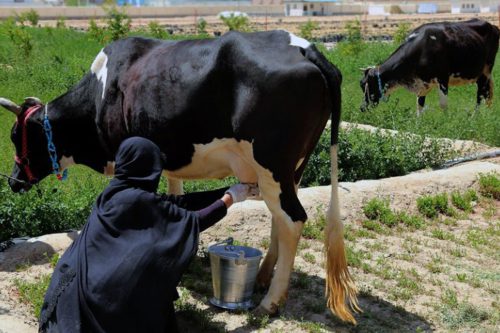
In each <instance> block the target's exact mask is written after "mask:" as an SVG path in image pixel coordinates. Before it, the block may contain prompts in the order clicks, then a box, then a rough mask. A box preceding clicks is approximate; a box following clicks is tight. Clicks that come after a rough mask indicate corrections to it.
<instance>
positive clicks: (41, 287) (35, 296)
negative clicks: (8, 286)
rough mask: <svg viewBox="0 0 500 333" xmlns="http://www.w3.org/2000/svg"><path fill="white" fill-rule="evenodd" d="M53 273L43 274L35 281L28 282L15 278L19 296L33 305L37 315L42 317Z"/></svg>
mask: <svg viewBox="0 0 500 333" xmlns="http://www.w3.org/2000/svg"><path fill="white" fill-rule="evenodd" d="M50 278H51V275H50V274H47V275H42V276H40V277H38V278H37V279H36V280H35V281H34V282H28V281H24V280H20V279H16V280H14V285H15V286H16V288H17V290H18V292H19V297H20V299H21V301H22V302H24V303H27V304H29V305H31V307H32V309H33V314H34V315H35V317H37V318H38V317H40V310H41V308H42V304H43V299H44V296H45V292H46V291H47V288H48V287H49V283H50Z"/></svg>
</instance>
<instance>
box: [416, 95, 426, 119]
mask: <svg viewBox="0 0 500 333" xmlns="http://www.w3.org/2000/svg"><path fill="white" fill-rule="evenodd" d="M424 106H425V95H424V96H417V116H420V115H421V114H422V113H423V112H424Z"/></svg>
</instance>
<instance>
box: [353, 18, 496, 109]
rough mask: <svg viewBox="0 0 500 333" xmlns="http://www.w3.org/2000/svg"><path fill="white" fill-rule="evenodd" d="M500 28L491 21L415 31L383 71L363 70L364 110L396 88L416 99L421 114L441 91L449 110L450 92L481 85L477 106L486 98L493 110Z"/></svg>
mask: <svg viewBox="0 0 500 333" xmlns="http://www.w3.org/2000/svg"><path fill="white" fill-rule="evenodd" d="M499 38H500V31H499V29H498V28H497V27H496V26H494V25H491V24H490V23H488V22H485V21H482V20H479V19H473V20H469V21H465V22H439V23H429V24H424V25H422V26H420V27H418V28H417V29H415V30H413V31H412V32H411V33H410V35H409V36H408V38H407V39H406V41H405V42H404V43H403V44H402V45H401V46H400V47H399V48H398V49H397V50H396V51H394V52H393V53H392V54H391V55H390V56H389V58H388V59H387V60H386V61H384V62H383V63H382V64H381V65H380V66H378V67H372V68H367V69H365V70H364V77H363V79H362V80H361V82H360V85H361V90H363V92H364V102H363V105H362V106H361V109H362V110H364V109H366V107H367V106H368V105H370V104H374V105H376V104H378V102H379V101H380V100H381V99H383V98H384V97H385V96H387V95H388V94H390V93H391V92H392V91H393V90H394V89H396V88H397V87H404V88H406V89H408V90H409V91H411V92H413V93H415V94H416V95H417V113H418V114H420V113H422V111H423V109H424V104H425V96H426V95H427V94H428V93H429V91H430V90H431V89H432V88H433V87H435V86H439V97H440V98H439V103H440V106H441V107H442V108H446V106H447V103H448V101H447V95H448V87H449V86H456V85H462V84H467V83H474V82H475V83H476V84H477V105H479V104H480V103H481V100H483V99H485V100H486V102H487V104H488V105H491V100H492V98H493V78H492V75H491V71H492V69H493V65H494V63H495V57H496V54H497V51H498V40H499Z"/></svg>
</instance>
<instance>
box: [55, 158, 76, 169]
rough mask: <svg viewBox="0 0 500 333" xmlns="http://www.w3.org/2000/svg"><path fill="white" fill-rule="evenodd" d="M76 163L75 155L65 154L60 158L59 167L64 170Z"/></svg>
mask: <svg viewBox="0 0 500 333" xmlns="http://www.w3.org/2000/svg"><path fill="white" fill-rule="evenodd" d="M74 164H76V163H75V160H74V159H73V156H69V157H68V156H64V155H63V157H62V158H61V159H60V160H59V167H60V169H61V171H62V170H64V169H67V168H68V167H70V166H71V165H74Z"/></svg>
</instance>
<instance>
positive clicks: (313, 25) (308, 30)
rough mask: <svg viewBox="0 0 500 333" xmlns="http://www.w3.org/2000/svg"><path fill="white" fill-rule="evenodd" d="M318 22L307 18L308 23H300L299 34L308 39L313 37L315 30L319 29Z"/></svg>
mask: <svg viewBox="0 0 500 333" xmlns="http://www.w3.org/2000/svg"><path fill="white" fill-rule="evenodd" d="M318 28H319V24H318V22H315V21H312V20H310V19H309V20H307V22H306V23H303V24H301V25H299V31H300V32H299V35H300V36H301V37H302V38H305V39H307V40H312V39H313V31H315V30H318Z"/></svg>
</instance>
